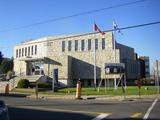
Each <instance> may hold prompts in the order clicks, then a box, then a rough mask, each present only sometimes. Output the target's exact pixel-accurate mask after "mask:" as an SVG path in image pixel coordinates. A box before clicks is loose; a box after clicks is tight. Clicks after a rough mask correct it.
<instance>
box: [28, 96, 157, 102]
mask: <svg viewBox="0 0 160 120" xmlns="http://www.w3.org/2000/svg"><path fill="white" fill-rule="evenodd" d="M27 98H30V99H36V95H35V94H31V95H29V96H27ZM38 98H39V99H76V98H75V95H45V94H39V95H38ZM81 98H82V100H91V99H96V100H107V101H123V100H128V101H134V100H140V99H145V100H152V99H154V98H157V95H141V96H140V97H139V96H138V95H128V96H126V97H124V96H109V95H92V96H90V95H89V96H86V95H84V96H83V95H82V96H81ZM158 98H159V99H160V97H158Z"/></svg>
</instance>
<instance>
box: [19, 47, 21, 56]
mask: <svg viewBox="0 0 160 120" xmlns="http://www.w3.org/2000/svg"><path fill="white" fill-rule="evenodd" d="M19 57H21V49H19Z"/></svg>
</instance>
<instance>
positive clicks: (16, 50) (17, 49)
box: [16, 49, 18, 58]
mask: <svg viewBox="0 0 160 120" xmlns="http://www.w3.org/2000/svg"><path fill="white" fill-rule="evenodd" d="M16 58H18V49H17V50H16Z"/></svg>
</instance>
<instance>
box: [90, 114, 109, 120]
mask: <svg viewBox="0 0 160 120" xmlns="http://www.w3.org/2000/svg"><path fill="white" fill-rule="evenodd" d="M109 115H110V114H109V113H108V114H100V115H98V116H97V117H96V118H94V119H92V120H102V119H103V118H105V117H107V116H109Z"/></svg>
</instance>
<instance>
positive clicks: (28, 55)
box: [28, 47, 30, 56]
mask: <svg viewBox="0 0 160 120" xmlns="http://www.w3.org/2000/svg"><path fill="white" fill-rule="evenodd" d="M28 56H30V47H28Z"/></svg>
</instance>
